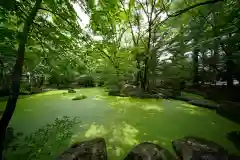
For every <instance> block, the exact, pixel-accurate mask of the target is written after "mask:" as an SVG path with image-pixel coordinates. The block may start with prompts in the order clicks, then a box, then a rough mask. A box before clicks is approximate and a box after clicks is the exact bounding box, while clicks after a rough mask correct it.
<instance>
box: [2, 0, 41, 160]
mask: <svg viewBox="0 0 240 160" xmlns="http://www.w3.org/2000/svg"><path fill="white" fill-rule="evenodd" d="M41 2H42V0H36V3H35V5H34V8H33V9H32V11H31V12H30V14H29V16H28V17H27V19H26V21H25V22H24V27H23V31H22V33H21V35H20V39H19V46H18V51H17V59H16V63H15V66H14V68H13V73H12V85H11V93H10V95H9V98H8V102H7V105H6V109H5V111H4V113H3V116H2V118H1V120H0V159H1V160H2V159H3V149H4V148H3V142H4V138H5V133H6V129H7V126H8V124H9V121H10V120H11V118H12V115H13V112H14V110H15V107H16V103H17V99H18V94H19V87H20V80H21V75H22V67H23V62H24V52H25V45H26V43H27V37H28V32H29V29H30V26H31V25H32V23H33V20H34V18H35V16H36V15H37V11H38V9H39V7H40V5H41Z"/></svg>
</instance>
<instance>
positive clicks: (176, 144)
mask: <svg viewBox="0 0 240 160" xmlns="http://www.w3.org/2000/svg"><path fill="white" fill-rule="evenodd" d="M172 145H173V149H174V151H175V153H176V155H177V156H178V158H179V159H182V160H201V159H206V160H225V159H226V160H227V158H228V154H227V151H226V150H225V149H224V148H223V147H222V146H220V145H218V144H216V143H214V142H212V141H208V140H205V139H202V138H198V137H185V138H183V139H178V140H175V141H173V142H172Z"/></svg>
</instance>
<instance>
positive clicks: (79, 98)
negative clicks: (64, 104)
mask: <svg viewBox="0 0 240 160" xmlns="http://www.w3.org/2000/svg"><path fill="white" fill-rule="evenodd" d="M86 98H87V96H85V95H82V94H81V95H79V96H76V97H74V98H73V99H72V100H82V99H86Z"/></svg>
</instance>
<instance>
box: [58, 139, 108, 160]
mask: <svg viewBox="0 0 240 160" xmlns="http://www.w3.org/2000/svg"><path fill="white" fill-rule="evenodd" d="M57 160H107V149H106V142H105V140H104V139H103V138H96V139H93V140H90V141H84V142H81V143H76V144H74V145H72V146H71V147H70V148H68V149H67V150H65V151H64V152H63V153H62V154H61V155H60V156H59V157H58V158H57Z"/></svg>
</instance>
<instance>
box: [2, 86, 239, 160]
mask: <svg viewBox="0 0 240 160" xmlns="http://www.w3.org/2000/svg"><path fill="white" fill-rule="evenodd" d="M62 92H64V91H51V92H46V93H42V94H39V95H33V96H31V97H29V98H24V99H20V100H19V102H18V105H17V108H16V112H15V114H14V116H13V119H12V121H11V126H13V127H14V128H15V129H16V130H17V131H19V132H23V133H25V134H29V133H32V132H34V131H35V130H37V129H38V128H40V127H44V126H45V125H46V124H47V123H52V122H53V121H54V120H55V119H56V118H58V117H62V116H68V117H70V118H74V117H77V119H78V121H80V123H78V124H74V125H73V133H72V134H71V135H70V136H68V137H67V139H66V141H65V142H64V143H63V144H61V147H59V146H58V147H57V145H58V144H57V143H56V142H57V137H58V136H55V137H54V136H52V137H51V141H49V142H48V143H47V144H49V145H48V149H49V150H52V152H51V156H49V155H48V156H46V155H45V156H43V155H44V154H45V151H44V152H43V151H39V152H40V153H41V152H43V154H42V156H41V154H40V158H39V159H52V158H53V157H56V156H57V155H58V154H60V153H61V152H62V151H63V148H64V147H66V148H67V146H69V145H70V144H72V143H74V142H78V141H83V140H87V139H92V138H95V137H103V138H105V139H106V142H107V149H108V157H109V159H116V160H118V159H119V160H120V159H122V158H123V157H124V156H125V155H126V154H127V153H128V152H129V151H130V150H131V149H132V147H133V146H134V145H136V144H138V143H140V142H144V141H150V142H155V143H157V144H159V145H160V146H162V147H165V148H167V149H169V150H170V151H171V152H172V147H171V141H172V140H174V139H178V138H182V137H184V136H188V135H190V136H198V137H202V138H205V139H209V140H212V141H215V142H216V143H218V144H220V145H222V146H224V147H225V148H226V149H227V150H229V151H230V152H232V153H237V152H238V150H237V148H236V147H235V146H234V144H233V143H232V142H231V141H230V140H228V138H227V136H226V135H227V134H228V133H229V132H232V131H236V130H240V125H238V124H236V123H233V122H231V121H229V120H227V119H225V118H223V117H221V116H219V115H217V114H216V113H215V111H213V110H208V109H205V108H200V107H196V106H193V105H190V104H187V103H185V102H182V101H176V100H155V99H134V98H129V97H111V96H107V93H105V92H104V91H103V90H102V89H99V88H89V89H81V90H77V93H72V94H67V95H66V94H65V95H64V94H62ZM79 94H84V95H86V96H87V97H88V98H86V99H83V100H79V101H72V98H73V97H75V96H77V95H79ZM5 103H6V102H0V108H1V107H2V108H3V107H4V105H5ZM54 132H55V131H54ZM54 132H53V133H52V134H54ZM55 134H57V133H55ZM51 148H52V149H51ZM44 149H46V147H44ZM33 159H34V158H33Z"/></svg>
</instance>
